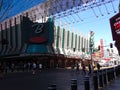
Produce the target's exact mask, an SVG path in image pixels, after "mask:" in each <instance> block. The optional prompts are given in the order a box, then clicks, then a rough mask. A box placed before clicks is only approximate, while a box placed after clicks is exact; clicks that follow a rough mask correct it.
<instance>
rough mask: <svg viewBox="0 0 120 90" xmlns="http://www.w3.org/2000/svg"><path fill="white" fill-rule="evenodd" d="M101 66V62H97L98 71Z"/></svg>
mask: <svg viewBox="0 0 120 90" xmlns="http://www.w3.org/2000/svg"><path fill="white" fill-rule="evenodd" d="M100 67H101V66H100V64H99V63H97V70H98V71H100Z"/></svg>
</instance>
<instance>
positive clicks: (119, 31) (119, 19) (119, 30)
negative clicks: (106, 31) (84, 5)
mask: <svg viewBox="0 0 120 90" xmlns="http://www.w3.org/2000/svg"><path fill="white" fill-rule="evenodd" d="M110 26H111V32H112V37H113V40H119V39H120V13H118V14H116V15H115V16H113V17H112V18H110Z"/></svg>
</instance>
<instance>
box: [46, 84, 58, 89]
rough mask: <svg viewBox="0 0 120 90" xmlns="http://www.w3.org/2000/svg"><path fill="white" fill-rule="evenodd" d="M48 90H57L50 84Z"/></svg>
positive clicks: (54, 85)
mask: <svg viewBox="0 0 120 90" xmlns="http://www.w3.org/2000/svg"><path fill="white" fill-rule="evenodd" d="M48 90H57V89H56V84H52V85H50V86H48Z"/></svg>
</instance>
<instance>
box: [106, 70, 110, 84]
mask: <svg viewBox="0 0 120 90" xmlns="http://www.w3.org/2000/svg"><path fill="white" fill-rule="evenodd" d="M107 80H108V82H110V69H107Z"/></svg>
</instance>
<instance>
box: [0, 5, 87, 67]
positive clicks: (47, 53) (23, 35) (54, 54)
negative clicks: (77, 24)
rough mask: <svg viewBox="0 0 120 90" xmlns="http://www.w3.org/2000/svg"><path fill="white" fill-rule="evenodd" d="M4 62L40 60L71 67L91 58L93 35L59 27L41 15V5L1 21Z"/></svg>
mask: <svg viewBox="0 0 120 90" xmlns="http://www.w3.org/2000/svg"><path fill="white" fill-rule="evenodd" d="M0 42H1V43H0V62H2V63H6V62H18V63H19V62H22V63H24V62H29V61H30V62H32V61H35V62H40V63H42V64H43V65H44V66H46V67H56V66H57V67H69V66H71V65H72V64H75V63H76V62H80V61H81V60H82V59H83V58H84V59H89V57H88V55H87V53H89V36H84V35H82V34H78V33H76V32H72V31H71V30H67V29H66V28H61V27H60V26H56V25H55V23H54V18H52V17H51V18H50V17H49V18H48V19H46V18H44V17H42V18H41V17H39V15H38V6H35V7H33V8H30V9H29V10H26V11H24V12H22V13H19V14H17V15H15V16H13V17H11V18H9V19H6V20H4V21H3V22H1V23H0Z"/></svg>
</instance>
